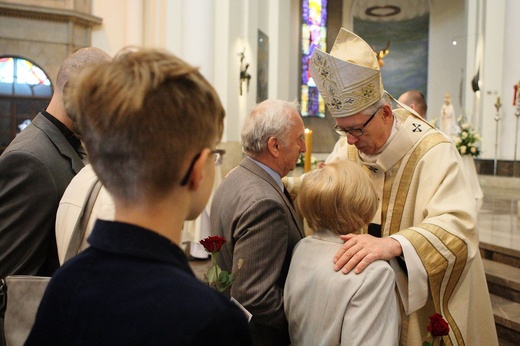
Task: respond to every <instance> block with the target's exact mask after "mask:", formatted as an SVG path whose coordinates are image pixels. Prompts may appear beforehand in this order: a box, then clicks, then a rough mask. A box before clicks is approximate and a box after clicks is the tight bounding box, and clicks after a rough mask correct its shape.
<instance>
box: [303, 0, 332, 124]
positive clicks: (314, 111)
mask: <svg viewBox="0 0 520 346" xmlns="http://www.w3.org/2000/svg"><path fill="white" fill-rule="evenodd" d="M326 45H327V0H302V69H301V73H302V75H301V77H302V78H301V80H302V84H301V97H300V102H301V113H302V116H318V117H322V118H323V117H325V103H324V102H323V98H322V97H321V95H320V94H319V93H318V88H316V84H315V83H314V80H313V79H312V77H311V76H310V73H309V61H310V57H311V56H312V52H313V51H314V49H315V48H319V49H321V50H323V51H326V48H327V47H326Z"/></svg>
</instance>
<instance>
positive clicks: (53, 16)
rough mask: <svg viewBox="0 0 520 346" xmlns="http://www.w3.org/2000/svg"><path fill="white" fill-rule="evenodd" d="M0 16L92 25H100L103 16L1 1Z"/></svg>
mask: <svg viewBox="0 0 520 346" xmlns="http://www.w3.org/2000/svg"><path fill="white" fill-rule="evenodd" d="M0 16H4V17H18V18H29V19H40V20H49V21H54V22H75V23H78V24H81V25H84V26H88V27H92V26H95V25H100V24H101V23H102V22H103V19H102V18H99V17H96V16H92V15H89V14H86V13H82V12H77V11H74V10H66V9H54V8H47V7H38V6H28V5H21V4H11V3H5V2H0Z"/></svg>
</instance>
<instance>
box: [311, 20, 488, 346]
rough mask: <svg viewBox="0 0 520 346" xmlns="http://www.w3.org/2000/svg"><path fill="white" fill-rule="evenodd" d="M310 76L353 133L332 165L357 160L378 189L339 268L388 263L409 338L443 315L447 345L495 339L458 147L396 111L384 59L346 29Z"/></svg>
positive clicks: (417, 340)
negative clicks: (369, 216) (368, 217)
mask: <svg viewBox="0 0 520 346" xmlns="http://www.w3.org/2000/svg"><path fill="white" fill-rule="evenodd" d="M310 73H311V75H312V77H313V79H314V80H315V82H316V85H317V87H318V90H319V91H320V93H321V95H322V96H323V98H324V100H325V102H326V104H327V106H328V108H329V110H330V112H331V114H332V116H333V117H335V120H336V127H335V130H336V132H338V133H339V134H340V135H342V136H345V137H346V139H347V141H346V143H345V142H343V146H341V147H338V146H337V147H336V154H334V155H333V156H332V157H331V158H330V159H329V161H330V160H333V159H338V158H348V159H350V160H354V161H356V162H358V163H359V164H360V165H362V166H363V167H364V168H365V170H366V172H367V174H368V175H369V176H370V178H371V179H372V182H373V183H374V186H375V187H376V191H377V192H378V195H379V206H378V211H377V213H376V215H375V217H374V218H373V220H372V222H371V224H370V225H369V227H368V229H367V230H366V232H365V233H364V234H349V235H346V236H343V237H342V238H343V239H344V240H345V241H346V242H345V244H344V245H343V246H342V248H341V249H340V250H339V251H338V253H337V254H336V256H335V257H334V259H333V260H334V262H335V264H334V269H335V270H338V271H339V270H341V271H342V272H343V273H348V272H350V271H351V270H353V271H354V272H355V273H360V272H362V271H363V270H364V269H365V268H366V267H367V266H368V264H370V263H372V262H374V261H375V260H378V259H383V260H389V261H390V264H391V265H392V267H393V268H394V270H395V272H396V281H397V287H398V290H399V296H400V299H401V303H402V306H403V313H404V314H403V324H402V331H401V343H402V344H406V345H421V344H422V342H423V341H424V340H426V338H427V331H426V326H427V325H428V322H429V321H428V317H429V316H430V315H432V314H433V313H435V312H437V313H439V314H441V315H442V316H443V317H444V318H445V320H446V321H447V322H448V323H449V326H450V331H449V335H447V336H444V337H443V338H444V341H445V343H446V344H453V345H497V344H498V343H497V335H496V330H495V324H494V319H493V313H492V310H491V303H490V299H489V293H488V290H487V285H486V279H485V275H484V270H483V267H482V261H481V258H480V253H479V247H478V246H479V241H478V230H477V225H476V206H475V200H474V198H473V194H472V192H471V186H470V185H469V184H468V181H467V177H466V173H465V171H464V166H463V164H462V161H461V158H460V155H459V154H458V152H457V150H456V148H455V147H454V145H453V144H452V143H451V142H450V141H449V140H448V139H447V138H446V137H445V136H444V135H443V134H441V133H440V132H439V131H438V130H436V129H435V128H433V127H431V126H430V125H429V124H428V123H426V122H425V121H424V120H423V119H422V118H421V117H419V116H417V115H416V114H415V112H409V111H408V110H407V109H394V110H392V107H391V101H390V99H393V98H392V97H391V96H390V95H389V94H387V93H386V92H385V91H384V88H383V82H382V79H381V73H380V70H379V66H378V64H377V59H375V57H374V54H373V52H372V49H371V48H370V46H369V45H368V44H367V43H366V42H365V41H363V39H361V38H360V37H358V36H357V35H355V34H354V33H352V32H349V31H347V30H345V29H341V30H340V32H339V34H338V37H337V38H336V42H335V44H334V46H333V47H332V50H331V52H330V54H327V53H325V52H323V51H320V50H317V49H316V50H314V52H313V55H312V58H311V62H310Z"/></svg>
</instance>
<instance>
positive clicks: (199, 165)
mask: <svg viewBox="0 0 520 346" xmlns="http://www.w3.org/2000/svg"><path fill="white" fill-rule="evenodd" d="M209 155H211V150H209V149H208V148H205V149H202V151H201V152H200V155H199V157H198V159H197V160H196V161H195V163H194V164H193V169H192V171H191V174H190V178H189V180H188V188H189V189H190V190H197V189H198V188H199V185H200V182H201V181H202V179H204V174H205V172H206V171H205V167H204V166H205V165H206V162H207V160H208V157H209Z"/></svg>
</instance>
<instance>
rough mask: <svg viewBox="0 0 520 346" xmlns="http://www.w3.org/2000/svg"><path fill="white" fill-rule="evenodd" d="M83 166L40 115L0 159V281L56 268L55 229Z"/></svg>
mask: <svg viewBox="0 0 520 346" xmlns="http://www.w3.org/2000/svg"><path fill="white" fill-rule="evenodd" d="M83 166H84V164H83V162H82V161H81V159H80V157H79V156H78V154H77V153H76V151H75V150H74V148H72V146H71V145H70V143H69V142H68V141H67V139H66V138H65V136H64V135H63V134H62V133H61V132H60V130H59V129H58V128H57V127H56V126H55V125H54V124H52V122H50V121H49V120H48V119H47V118H45V117H44V116H43V115H42V114H41V113H40V114H38V115H37V116H36V117H35V118H34V120H33V122H32V123H31V124H30V125H29V126H27V128H25V129H24V130H23V131H22V132H21V133H20V134H19V135H18V136H17V137H16V138H15V139H14V140H13V141H12V142H11V144H9V146H8V147H7V148H6V149H5V151H4V152H3V153H2V155H1V156H0V277H3V276H7V275H10V274H24V275H42V276H50V275H52V273H53V272H54V270H55V269H56V268H58V266H59V262H58V254H57V250H56V236H55V234H54V227H55V222H56V211H57V209H58V204H59V201H60V199H61V196H62V195H63V192H64V191H65V188H66V187H67V185H68V184H69V182H70V181H71V179H72V178H73V177H74V175H76V173H77V172H78V171H79V170H80V169H81V168H82V167H83Z"/></svg>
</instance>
